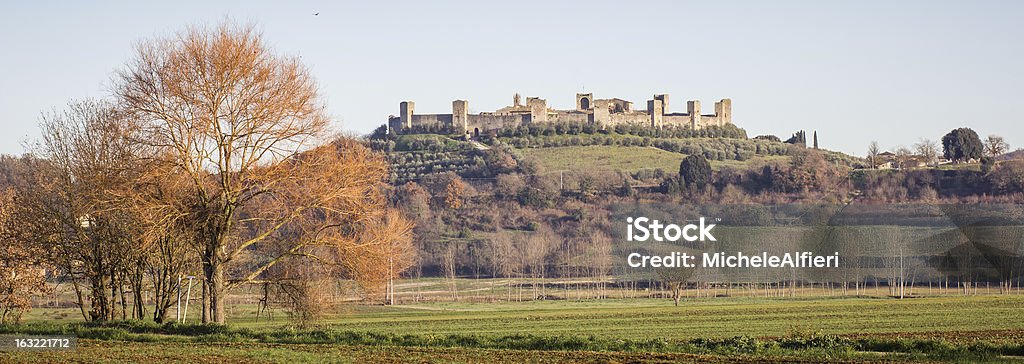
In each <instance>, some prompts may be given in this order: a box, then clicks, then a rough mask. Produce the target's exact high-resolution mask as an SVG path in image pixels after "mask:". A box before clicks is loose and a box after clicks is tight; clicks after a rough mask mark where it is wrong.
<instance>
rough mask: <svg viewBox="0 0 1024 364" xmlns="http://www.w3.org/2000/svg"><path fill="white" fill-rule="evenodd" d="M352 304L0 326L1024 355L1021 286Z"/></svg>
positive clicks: (306, 354)
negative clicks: (181, 320) (311, 319)
mask: <svg viewBox="0 0 1024 364" xmlns="http://www.w3.org/2000/svg"><path fill="white" fill-rule="evenodd" d="M355 307H358V308H357V309H353V310H348V311H347V312H346V313H344V314H337V315H335V316H332V317H328V318H326V319H325V320H323V321H322V322H321V323H320V324H319V325H318V326H316V327H314V328H308V329H297V328H295V327H293V326H292V325H291V324H290V323H289V322H287V321H282V320H280V319H278V320H276V321H273V322H266V321H262V322H260V323H255V322H253V321H252V320H250V319H248V318H245V317H236V318H233V319H232V320H231V321H230V322H231V325H230V326H228V327H223V326H209V325H176V324H169V325H157V324H153V323H138V322H124V323H112V324H107V325H92V324H82V323H55V322H54V321H52V320H49V321H35V322H34V323H30V324H26V325H21V326H7V327H0V333H5V334H10V333H23V334H46V333H50V334H58V333H60V334H74V335H76V336H78V337H80V338H83V339H84V341H83V345H82V347H81V349H79V351H76V352H72V353H45V354H38V355H37V354H33V355H32V356H16V355H13V354H0V361H2V362H9V361H42V362H47V361H49V362H57V361H112V362H139V361H145V362H173V361H193V362H214V361H223V362H245V361H273V362H287V361H302V362H306V361H323V360H327V361H335V360H340V361H342V362H345V361H346V360H351V361H354V362H366V361H376V362H399V361H421V362H482V361H484V362H492V361H505V362H514V361H518V362H521V361H531V362H532V361H538V360H542V359H543V360H545V361H552V362H578V361H592V362H608V361H616V362H645V361H654V362H658V361H660V362H674V361H704V362H714V361H719V360H725V359H726V358H730V359H736V358H738V359H739V360H755V359H757V358H774V359H773V360H775V359H779V358H787V357H794V358H803V360H808V359H811V360H824V359H829V360H832V359H837V358H839V359H851V360H862V359H863V360H873V359H879V355H882V354H878V353H876V352H882V353H886V354H884V355H885V356H884V357H885V358H888V359H891V358H893V356H894V355H896V356H898V357H899V358H903V359H927V360H951V361H989V360H1002V359H1006V358H1003V357H1000V355H1024V347H1022V344H1024V315H1020V312H1021V311H1022V309H1024V297H1022V296H1016V295H1001V296H994V295H993V296H941V297H929V298H915V299H905V300H896V299H887V298H828V297H816V298H811V297H808V298H776V299H768V298H754V297H749V298H736V297H732V298H701V299H689V300H687V301H686V302H684V303H683V304H682V305H681V306H680V307H674V306H672V305H671V301H669V300H653V299H608V300H593V301H591V300H587V301H571V300H569V301H532V302H505V303H461V302H447V303H423V304H417V305H405V306H397V307H382V306H355ZM96 340H98V341H96ZM117 341H131V342H132V343H130V344H128V343H121V344H117V343H116V342H117ZM242 344H244V345H242ZM15 354H17V353H15ZM192 355H195V356H192ZM328 358H333V359H328ZM341 359H343V360H341Z"/></svg>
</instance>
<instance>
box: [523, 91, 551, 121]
mask: <svg viewBox="0 0 1024 364" xmlns="http://www.w3.org/2000/svg"><path fill="white" fill-rule="evenodd" d="M526 106H529V107H530V122H531V123H543V122H546V121H548V101H547V100H544V99H541V98H536V97H527V98H526Z"/></svg>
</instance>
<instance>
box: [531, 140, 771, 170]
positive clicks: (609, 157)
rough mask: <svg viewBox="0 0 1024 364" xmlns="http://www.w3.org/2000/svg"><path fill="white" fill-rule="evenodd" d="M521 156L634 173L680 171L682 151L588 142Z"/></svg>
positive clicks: (557, 165) (548, 164) (718, 165)
mask: <svg viewBox="0 0 1024 364" xmlns="http://www.w3.org/2000/svg"><path fill="white" fill-rule="evenodd" d="M519 151H520V152H521V153H522V154H523V155H524V156H530V157H535V158H537V160H538V161H539V162H540V164H541V165H542V166H543V167H544V168H545V170H547V171H558V170H578V171H623V172H628V173H633V172H636V171H639V170H641V169H645V168H646V169H657V168H661V169H662V170H664V171H665V172H667V173H675V172H677V171H679V163H680V162H682V161H683V158H684V157H686V155H684V154H680V153H673V152H669V151H664V150H661V149H658V148H655V147H637V146H630V147H624V146H608V145H590V146H574V147H553V148H525V149H520V150H519ZM786 158H787V157H785V156H773V157H755V158H753V159H751V160H749V161H735V160H726V161H717V160H713V161H711V168H712V169H714V170H720V169H722V168H723V167H731V168H740V167H743V166H745V165H747V164H748V163H750V162H752V161H756V160H765V159H769V160H771V159H774V160H778V159H786Z"/></svg>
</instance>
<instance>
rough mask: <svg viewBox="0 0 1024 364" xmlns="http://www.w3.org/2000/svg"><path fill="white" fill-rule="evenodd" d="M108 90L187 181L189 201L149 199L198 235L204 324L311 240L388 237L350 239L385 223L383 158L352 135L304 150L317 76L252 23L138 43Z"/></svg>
mask: <svg viewBox="0 0 1024 364" xmlns="http://www.w3.org/2000/svg"><path fill="white" fill-rule="evenodd" d="M116 90H117V94H118V96H119V97H120V99H121V100H122V102H123V104H124V107H125V108H126V110H128V111H130V112H132V113H133V115H134V116H136V117H138V118H139V119H140V120H141V121H142V122H143V128H142V130H143V132H144V136H143V139H142V140H143V141H144V142H145V143H146V144H147V145H150V146H153V147H155V148H157V149H158V150H159V153H157V154H156V155H157V156H159V158H160V161H159V162H161V163H162V164H163V165H164V166H166V167H164V168H162V169H161V170H163V171H166V173H169V174H179V175H183V176H186V178H187V179H188V180H189V185H188V187H187V191H188V194H187V198H185V199H184V200H172V201H156V202H157V203H161V204H171V205H177V206H182V207H183V208H174V209H167V210H169V211H175V210H181V211H185V212H186V213H187V215H186V216H185V217H184V218H185V219H186V220H187V224H186V225H187V226H189V227H190V228H191V229H192V231H194V232H195V235H196V238H197V239H198V240H197V241H196V247H197V248H198V250H199V251H200V252H201V261H202V265H203V271H204V278H205V279H204V280H205V285H206V288H204V293H205V294H204V296H207V297H208V299H204V302H208V305H209V317H204V321H212V322H217V323H224V322H225V307H224V298H225V297H224V296H225V294H226V292H227V290H228V289H229V288H231V287H234V286H237V285H240V284H245V283H248V282H253V281H256V280H258V279H259V278H260V277H261V275H262V274H264V273H265V272H267V270H268V269H269V268H270V267H272V266H273V265H275V264H277V263H280V262H281V261H282V260H284V259H287V257H288V256H306V257H316V256H317V255H316V252H315V251H313V250H315V249H314V248H313V247H314V246H321V245H324V244H325V243H328V242H330V243H331V244H329V245H334V246H335V247H338V248H339V249H341V247H343V246H348V247H353V246H362V245H361V244H370V245H373V244H383V243H385V242H363V241H359V239H356V238H354V236H357V234H359V233H361V232H365V231H368V230H367V229H372V228H377V227H379V226H374V224H381V223H386V222H387V220H384V219H382V218H380V214H381V213H382V212H383V206H384V205H383V203H384V199H383V198H382V195H381V193H380V191H379V188H378V186H379V185H380V183H381V182H382V181H384V180H385V179H386V177H387V173H386V164H385V162H384V161H383V160H382V159H380V158H379V157H378V156H375V155H372V153H370V152H369V151H368V150H366V149H365V148H362V147H361V146H358V145H355V144H354V143H343V144H342V145H332V146H326V147H321V148H320V149H321V150H319V151H317V152H315V153H307V154H303V153H302V152H303V151H304V150H305V149H307V148H308V147H309V146H311V145H313V144H315V143H316V141H317V140H318V138H319V137H321V136H324V135H325V132H326V131H327V127H328V120H327V117H326V115H325V112H324V107H323V106H322V104H321V103H320V101H319V97H318V95H317V86H316V83H315V82H314V81H313V79H312V77H311V76H310V75H309V71H308V70H307V69H306V68H305V67H304V66H303V65H302V63H301V62H299V60H298V59H297V58H294V57H283V56H278V55H276V54H274V53H273V52H272V50H271V49H270V48H269V47H268V46H267V45H266V44H265V43H264V41H263V38H262V36H261V35H260V34H259V33H258V32H257V31H256V30H255V28H254V27H253V26H238V25H236V24H233V23H231V22H226V23H224V24H221V25H219V26H217V27H215V28H209V27H204V26H196V27H190V28H188V29H187V30H185V31H184V32H180V33H178V34H176V35H174V36H171V37H166V38H158V39H153V40H150V41H147V42H143V43H141V44H140V45H139V46H138V48H137V49H136V53H135V57H134V59H133V60H132V61H131V62H130V63H129V64H128V66H127V68H125V69H124V70H122V71H121V72H119V73H118V75H117V88H116ZM257 206H259V208H257ZM405 233H406V234H407V233H408V232H405ZM261 248H266V249H269V250H270V251H272V254H271V255H269V256H268V258H267V259H264V260H262V261H258V262H255V263H254V264H252V265H247V266H245V267H237V268H239V269H240V271H239V272H240V276H237V277H225V272H226V266H227V265H228V264H231V263H233V262H235V261H237V260H239V257H240V256H241V255H242V254H243V253H246V252H249V251H252V250H260V249H261ZM378 263H379V262H378ZM205 312H206V310H204V313H205ZM204 316H205V315H204Z"/></svg>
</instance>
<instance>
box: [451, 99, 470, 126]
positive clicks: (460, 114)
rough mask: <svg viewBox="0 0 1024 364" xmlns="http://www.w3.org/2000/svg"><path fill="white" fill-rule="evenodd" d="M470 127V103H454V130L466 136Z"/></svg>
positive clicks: (464, 101)
mask: <svg viewBox="0 0 1024 364" xmlns="http://www.w3.org/2000/svg"><path fill="white" fill-rule="evenodd" d="M468 127H469V101H466V100H455V101H452V129H453V131H457V132H459V133H461V134H466V129H467V128H468Z"/></svg>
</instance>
